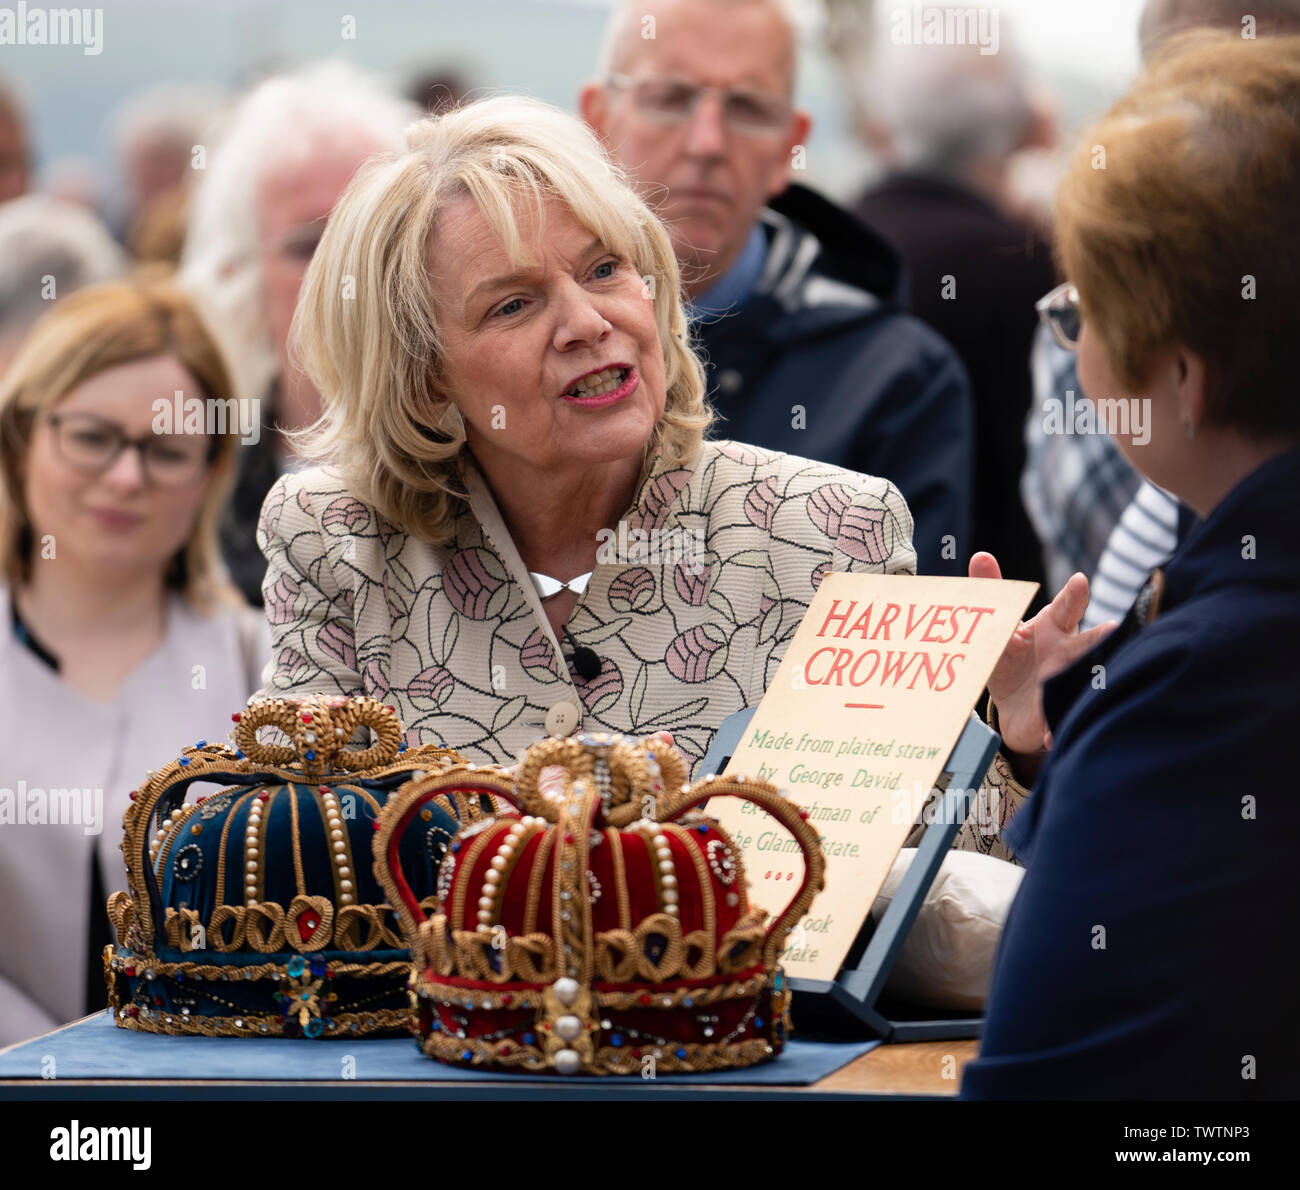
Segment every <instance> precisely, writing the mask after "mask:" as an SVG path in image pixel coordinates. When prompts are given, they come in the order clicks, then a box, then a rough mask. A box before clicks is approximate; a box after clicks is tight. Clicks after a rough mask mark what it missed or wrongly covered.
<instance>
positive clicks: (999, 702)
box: [969, 553, 1116, 757]
mask: <svg viewBox="0 0 1300 1190" xmlns="http://www.w3.org/2000/svg"><path fill="white" fill-rule="evenodd" d="M969 573H970V576H971V578H1001V577H1002V570H1001V568H1000V567H999V566H998V562H997V559H996V558H995V557H994V556H993V555H992V554H986V553H979V554H975V555H974V556H973V557H972V558H971V560H970V567H969ZM1087 607H1088V579H1087V576H1086V575H1084V574H1083V573H1082V572H1079V573H1075V574H1072V575H1071V576H1070V578H1069V579H1068V580H1067V581H1066V584H1065V586H1063V587H1062V588H1061V589H1060V591H1058V592H1057V594H1056V598H1055V599H1053V600H1052V602H1051V603H1049V604H1048V605H1047V606H1046V607H1045V608H1043V610H1042V611H1040V612H1039V613H1038V615H1036V616H1035V617H1034V618H1033V619H1032V620H1022V621H1021V622H1020V626H1019V627H1018V628H1017V629H1016V630H1015V632H1013V633H1012V634H1011V639H1010V640H1009V641H1008V642H1007V647H1006V648H1005V649H1004V650H1003V652H1002V656H1001V657H1000V658H999V659H998V663H997V665H995V666H994V667H993V673H992V674H991V675H990V677H989V694H990V695H992V697H993V704H994V706H996V707H997V711H998V729H999V730H1000V731H1001V733H1002V742H1003V745H1004V746H1005V749H1006V750H1007V751H1008V752H1011V753H1016V754H1019V755H1021V756H1026V757H1033V756H1036V755H1041V754H1042V753H1044V752H1046V751H1047V750H1048V749H1049V748H1050V747H1051V746H1052V740H1051V733H1050V732H1049V731H1048V728H1047V720H1046V719H1045V718H1044V717H1043V683H1044V682H1046V681H1047V679H1048V678H1050V677H1053V676H1055V675H1056V674H1058V673H1060V672H1061V671H1062V670H1063V669H1066V668H1068V667H1069V666H1070V665H1071V664H1073V663H1074V662H1075V661H1076V660H1078V658H1080V657H1082V656H1083V655H1084V654H1085V653H1087V652H1088V651H1089V650H1090V649H1092V648H1093V647H1094V646H1095V645H1096V644H1097V643H1098V642H1099V641H1101V640H1102V638H1103V637H1105V636H1106V635H1107V634H1108V633H1109V632H1111V631H1112V630H1113V629H1114V628H1115V627H1116V622H1115V621H1114V620H1111V621H1108V622H1107V623H1105V624H1098V625H1097V626H1096V627H1095V628H1090V629H1088V631H1087V632H1080V631H1079V621H1080V620H1082V619H1083V613H1084V612H1085V611H1086V610H1087Z"/></svg>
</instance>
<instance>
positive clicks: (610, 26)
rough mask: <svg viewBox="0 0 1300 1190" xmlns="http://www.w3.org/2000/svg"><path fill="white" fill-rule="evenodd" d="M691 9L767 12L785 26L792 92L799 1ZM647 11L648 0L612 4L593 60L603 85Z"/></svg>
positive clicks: (736, 0) (716, 1)
mask: <svg viewBox="0 0 1300 1190" xmlns="http://www.w3.org/2000/svg"><path fill="white" fill-rule="evenodd" d="M691 3H692V4H693V5H696V6H698V5H699V4H704V3H707V4H712V5H714V6H715V7H722V6H727V7H736V6H739V5H749V6H757V7H762V8H768V9H771V10H772V11H773V12H775V13H776V14H777V15H778V16H779V17H780V18H781V19H782V21H783V22H784V23H785V26H786V28H787V29H788V30H789V33H790V63H791V69H790V89H791V92H793V90H794V78H795V67H796V66H797V64H798V59H799V28H800V24H801V9H802V5H801V4H800V2H799V0H691ZM648 7H650V4H649V0H614V4H613V8H612V11H611V12H610V15H609V20H608V21H607V22H606V23H605V32H604V34H603V35H602V37H601V42H600V50H599V52H598V54H597V56H596V75H597V77H598V78H599V79H600V80H601V81H602V82H603V81H605V80H606V79H608V78H609V77H610V75H613V74H618V73H619V72H620V71H621V70H623V69H624V62H625V59H626V56H627V55H626V51H625V49H624V47H625V45H626V43H627V42H628V40H630V39H631V38H632V36H633V33H634V32H635V31H638V30H639V28H640V25H641V21H642V19H643V18H644V17H646V16H650V15H652V14H650V13H647V12H646V9H647V8H648Z"/></svg>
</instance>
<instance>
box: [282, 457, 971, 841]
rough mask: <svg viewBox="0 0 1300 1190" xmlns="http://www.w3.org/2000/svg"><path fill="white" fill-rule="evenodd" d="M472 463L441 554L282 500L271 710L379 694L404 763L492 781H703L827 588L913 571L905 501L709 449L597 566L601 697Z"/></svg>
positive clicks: (327, 485) (314, 484)
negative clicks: (645, 747) (573, 760)
mask: <svg viewBox="0 0 1300 1190" xmlns="http://www.w3.org/2000/svg"><path fill="white" fill-rule="evenodd" d="M462 457H463V459H464V466H463V475H464V479H465V484H466V490H467V491H468V493H469V496H470V500H469V506H468V507H467V508H465V509H464V510H463V511H462V512H461V515H460V516H459V518H458V520H457V522H456V539H455V542H454V544H449V545H446V546H433V545H430V544H429V543H427V542H425V541H422V540H419V539H418V538H415V537H412V536H410V535H408V534H406V533H402V532H399V531H398V530H396V529H395V528H393V527H392V526H391V525H390V524H388V523H387V522H386V521H384V520H383V519H382V518H381V517H380V516H379V515H378V514H377V513H376V512H375V511H374V510H373V509H371V508H369V507H368V506H367V505H365V504H363V503H362V502H361V501H360V500H358V499H356V498H355V497H353V496H351V495H349V494H348V492H347V490H346V489H345V487H344V486H343V483H342V481H341V479H340V478H339V477H338V476H337V474H335V473H334V472H333V471H332V470H330V469H329V468H313V469H308V470H305V471H300V472H297V473H295V474H289V475H285V476H283V477H281V478H280V479H279V480H278V481H277V482H276V483H275V485H274V486H273V487H272V489H271V491H270V493H269V494H268V496H267V498H266V501H265V503H264V505H263V508H262V515H261V519H260V523H259V526H258V532H257V539H258V545H259V546H260V547H261V549H262V552H263V553H264V554H265V555H266V558H267V562H268V568H267V573H266V578H265V580H264V582H263V586H262V591H263V596H264V599H265V603H266V614H267V618H268V620H269V622H270V627H271V636H272V649H271V661H270V663H269V664H268V666H267V669H266V671H265V673H264V674H263V690H262V691H259V695H258V696H259V697H275V696H278V695H302V694H307V693H318V692H326V693H340V694H354V693H358V692H361V693H365V694H370V695H373V696H374V697H376V698H381V699H383V700H384V701H385V702H388V703H391V704H392V705H393V706H395V707H396V708H397V712H398V716H399V718H400V719H401V721H402V722H403V723H404V724H405V725H406V729H407V740H408V742H409V743H411V744H426V743H430V744H440V745H444V746H447V747H453V748H456V749H458V750H459V751H460V752H462V753H463V754H464V755H466V756H467V757H468V758H469V759H472V760H477V761H490V762H496V763H512V762H513V761H514V759H515V758H516V757H517V756H518V754H519V753H520V752H522V751H523V749H524V748H525V747H526V746H527V745H528V744H530V743H532V742H533V741H535V740H537V739H539V738H542V737H543V736H547V735H558V736H563V735H568V734H570V733H571V732H573V731H576V730H580V729H583V730H597V731H599V730H605V731H617V732H624V733H630V734H636V735H644V734H647V733H650V732H654V731H660V730H668V731H671V732H672V733H673V738H674V739H675V741H676V742H677V745H678V746H679V747H680V748H681V750H682V751H683V752H684V753H685V754H686V756H687V758H688V760H689V761H690V763H691V765H692V768H694V767H695V766H697V765H698V763H699V761H700V759H701V758H702V757H703V756H704V754H705V752H706V751H707V750H708V747H709V744H710V742H711V740H712V738H713V735H714V733H715V732H716V731H717V729H718V727H719V726H720V725H721V723H722V721H723V720H724V719H725V718H726V717H727V716H728V715H730V714H732V713H733V712H735V711H738V710H740V709H741V708H742V707H746V706H750V705H756V704H757V703H758V702H759V700H760V699H761V698H762V696H763V693H764V691H765V690H766V689H767V686H768V684H769V682H770V681H771V679H772V678H773V676H774V675H775V673H776V668H777V665H778V664H779V663H780V661H781V658H782V656H783V655H784V653H785V649H786V647H787V645H788V644H789V642H790V640H791V638H792V637H793V635H794V632H795V629H796V628H797V627H798V625H799V622H800V620H801V619H802V617H803V614H804V612H805V611H806V610H807V608H808V604H809V602H810V600H811V599H812V596H813V593H814V592H815V591H816V589H817V587H818V585H819V584H820V582H821V579H822V576H823V575H824V574H826V572H827V571H828V570H839V571H858V572H873V573H886V574H914V573H915V571H916V557H915V554H914V553H913V550H912V546H911V535H912V517H911V514H910V513H909V512H908V509H907V505H906V503H905V502H904V500H903V497H902V495H901V494H900V493H899V491H898V489H897V488H895V487H894V486H893V485H892V484H891V483H889V482H887V481H886V480H884V479H876V478H872V477H869V476H865V475H859V474H856V473H854V472H851V471H846V470H844V469H842V468H839V467H834V466H830V465H828V464H823V463H816V462H811V461H809V460H807V459H801V458H797V457H795V456H793V455H787V454H780V453H776V452H773V451H767V450H761V449H759V448H756V447H751V446H744V445H741V444H739V443H734V442H725V441H713V442H706V443H705V444H704V445H703V447H702V449H701V452H700V456H699V458H698V460H697V462H696V464H695V465H694V466H693V467H690V468H678V469H669V468H668V467H666V466H665V465H663V464H662V463H661V464H660V465H658V466H656V467H655V468H654V469H653V471H652V472H651V474H650V475H649V476H648V477H647V479H646V480H645V481H644V483H643V484H642V486H641V488H640V490H639V491H638V493H637V495H636V498H635V500H634V502H633V505H632V507H631V508H630V509H629V510H628V512H627V513H626V514H625V515H624V517H623V518H622V519H623V521H624V522H625V523H626V534H624V532H623V531H622V529H620V532H619V535H618V539H617V540H615V541H611V542H609V543H608V545H609V546H610V547H611V548H610V550H609V551H608V552H609V553H611V554H614V555H615V556H616V558H617V560H604V561H602V560H598V561H597V564H596V567H595V570H594V572H593V574H592V577H591V580H590V582H589V583H588V585H587V589H586V591H585V593H584V594H583V595H582V596H581V598H580V599H579V600H578V603H577V606H576V607H575V609H574V611H573V613H572V614H571V616H570V618H569V621H568V630H569V632H570V633H571V634H572V636H573V638H574V639H575V640H576V641H577V642H578V644H580V645H585V646H587V647H589V648H591V649H593V650H594V651H595V652H596V654H597V656H598V657H599V658H600V662H601V668H600V672H599V674H597V675H596V676H595V677H594V678H592V679H591V680H589V681H588V680H584V679H583V678H581V677H579V676H577V675H575V674H573V673H571V671H570V669H569V666H568V664H567V663H566V662H565V660H564V659H563V654H562V652H561V648H560V644H559V642H558V641H557V639H556V637H555V634H554V632H553V631H552V629H551V626H550V623H549V621H548V620H547V618H546V615H545V613H544V611H543V610H542V605H541V602H540V599H539V597H538V595H537V592H536V589H535V588H534V586H533V584H532V581H531V580H530V579H529V577H528V571H527V568H526V567H525V566H524V564H523V562H522V560H521V559H520V557H519V554H518V552H517V550H516V548H515V546H514V543H513V542H512V541H511V538H510V534H509V532H508V530H507V529H506V525H505V522H504V520H503V519H502V516H501V513H500V510H499V509H498V507H497V505H496V502H495V500H494V499H493V497H492V494H491V491H490V490H489V488H488V486H487V483H486V482H485V480H484V479H483V476H482V474H481V472H480V471H479V470H478V468H477V467H476V466H475V465H474V463H473V461H472V458H471V457H470V456H469V455H468V454H467V453H466V454H465V455H464V456H462ZM638 531H639V532H638ZM979 849H980V850H985V851H987V850H989V846H987V845H985V846H981V847H980V848H979Z"/></svg>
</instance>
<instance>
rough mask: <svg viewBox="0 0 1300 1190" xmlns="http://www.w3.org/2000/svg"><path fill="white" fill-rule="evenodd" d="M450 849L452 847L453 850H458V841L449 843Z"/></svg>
mask: <svg viewBox="0 0 1300 1190" xmlns="http://www.w3.org/2000/svg"><path fill="white" fill-rule="evenodd" d="M451 849H452V850H453V851H459V850H460V844H459V843H453V844H452V845H451Z"/></svg>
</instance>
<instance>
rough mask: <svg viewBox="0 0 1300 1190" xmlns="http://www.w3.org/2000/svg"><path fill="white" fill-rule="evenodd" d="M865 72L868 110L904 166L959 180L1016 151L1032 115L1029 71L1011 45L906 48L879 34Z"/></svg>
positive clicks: (1005, 39)
mask: <svg viewBox="0 0 1300 1190" xmlns="http://www.w3.org/2000/svg"><path fill="white" fill-rule="evenodd" d="M869 60H870V66H869V68H868V70H867V72H866V76H867V81H866V83H865V84H864V96H863V97H864V100H865V106H866V110H867V111H869V112H870V113H871V114H872V115H873V116H875V118H877V119H878V120H880V121H881V122H882V123H883V124H884V125H885V127H886V128H888V130H889V133H890V135H891V137H892V138H893V141H894V147H895V150H896V152H897V154H898V165H899V166H900V167H901V168H903V169H908V170H917V171H921V172H925V173H931V174H938V175H940V176H948V177H958V176H960V175H961V174H962V173H963V171H964V170H966V169H967V168H968V167H969V166H971V165H973V164H976V163H979V162H986V161H997V160H999V159H1000V158H1003V157H1005V156H1006V155H1007V154H1009V153H1011V152H1012V151H1013V150H1014V149H1015V147H1016V145H1017V143H1018V142H1019V141H1020V138H1021V137H1022V136H1023V135H1024V132H1025V129H1026V127H1027V126H1028V125H1029V122H1030V120H1031V119H1032V118H1033V108H1032V105H1031V103H1030V99H1029V95H1028V91H1027V86H1026V77H1025V71H1024V66H1023V63H1022V60H1021V58H1020V55H1019V54H1017V53H1016V52H1015V50H1014V48H1013V47H1012V46H1011V45H1009V44H1008V43H1007V38H1006V36H1005V33H1004V35H1003V42H1002V45H1001V48H1000V49H999V52H998V53H997V54H991V55H984V54H981V53H979V52H978V51H977V49H976V47H974V46H970V45H964V46H939V45H926V46H919V47H918V46H902V45H894V44H892V43H891V42H890V39H889V38H888V37H886V36H878V37H876V39H875V41H874V45H873V47H872V51H871V55H870V59H869Z"/></svg>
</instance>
